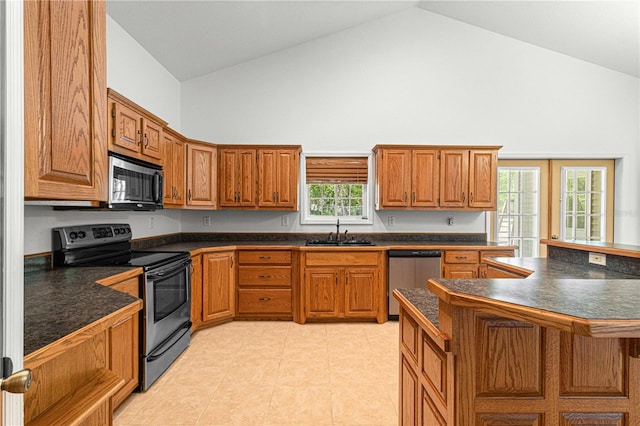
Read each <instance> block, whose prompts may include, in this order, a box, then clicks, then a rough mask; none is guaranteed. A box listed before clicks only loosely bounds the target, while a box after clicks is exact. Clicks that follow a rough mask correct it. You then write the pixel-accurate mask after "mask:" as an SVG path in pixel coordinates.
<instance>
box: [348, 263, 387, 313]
mask: <svg viewBox="0 0 640 426" xmlns="http://www.w3.org/2000/svg"><path fill="white" fill-rule="evenodd" d="M344 274H345V283H344V316H345V317H346V318H353V317H355V318H366V317H370V318H376V316H377V315H378V300H379V299H380V296H379V295H378V287H379V285H378V283H379V280H378V270H377V268H349V269H346V270H345V271H344Z"/></svg>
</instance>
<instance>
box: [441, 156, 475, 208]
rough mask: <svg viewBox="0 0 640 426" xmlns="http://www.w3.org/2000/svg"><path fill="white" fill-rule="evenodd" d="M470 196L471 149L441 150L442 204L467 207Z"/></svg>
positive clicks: (442, 205) (444, 205) (443, 205)
mask: <svg viewBox="0 0 640 426" xmlns="http://www.w3.org/2000/svg"><path fill="white" fill-rule="evenodd" d="M468 197H469V151H468V150H466V149H456V150H442V151H440V206H441V207H466V206H467V202H468Z"/></svg>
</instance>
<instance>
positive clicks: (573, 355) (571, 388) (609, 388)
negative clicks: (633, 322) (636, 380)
mask: <svg viewBox="0 0 640 426" xmlns="http://www.w3.org/2000/svg"><path fill="white" fill-rule="evenodd" d="M560 353H561V357H560V394H561V395H563V396H567V397H568V396H576V397H577V396H589V395H599V396H604V395H608V396H612V397H615V396H625V395H626V394H627V388H628V385H627V383H626V379H627V378H626V376H625V374H624V373H625V370H626V369H627V368H628V366H627V361H626V360H627V359H628V358H629V353H628V348H627V345H626V341H624V340H621V339H611V338H609V339H605V338H600V339H593V338H589V337H584V336H578V335H575V334H568V333H561V334H560Z"/></svg>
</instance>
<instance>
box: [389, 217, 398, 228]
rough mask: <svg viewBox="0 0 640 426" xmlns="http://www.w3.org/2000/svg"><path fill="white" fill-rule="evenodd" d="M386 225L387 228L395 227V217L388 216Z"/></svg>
mask: <svg viewBox="0 0 640 426" xmlns="http://www.w3.org/2000/svg"><path fill="white" fill-rule="evenodd" d="M387 224H388V225H389V226H395V224H396V217H395V216H389V217H388V218H387Z"/></svg>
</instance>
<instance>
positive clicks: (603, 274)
mask: <svg viewBox="0 0 640 426" xmlns="http://www.w3.org/2000/svg"><path fill="white" fill-rule="evenodd" d="M491 260H494V261H495V262H498V263H503V264H505V265H510V266H515V267H518V268H524V269H528V270H529V271H533V273H532V274H531V275H529V276H528V277H527V279H533V278H544V279H569V278H573V279H589V280H591V279H603V280H613V279H640V277H638V276H635V275H630V274H623V273H622V272H616V271H611V270H608V269H606V268H603V267H598V266H596V265H594V266H590V267H585V266H584V265H577V264H575V263H568V262H563V261H560V260H555V259H548V258H544V257H497V258H491ZM638 284H639V285H640V282H639V283H638Z"/></svg>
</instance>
